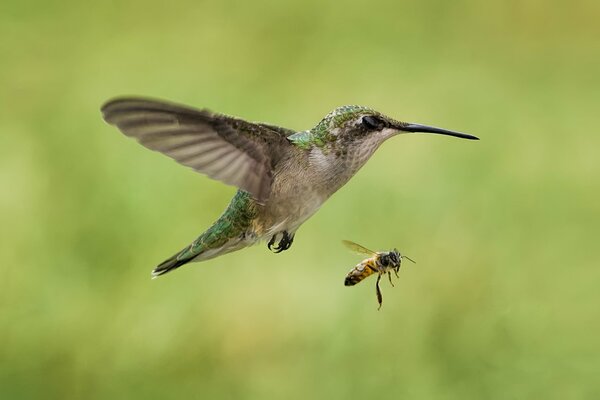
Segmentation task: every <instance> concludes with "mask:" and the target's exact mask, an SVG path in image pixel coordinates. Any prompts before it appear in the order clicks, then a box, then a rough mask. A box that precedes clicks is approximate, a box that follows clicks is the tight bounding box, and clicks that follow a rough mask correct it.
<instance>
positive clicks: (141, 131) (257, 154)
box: [102, 98, 289, 203]
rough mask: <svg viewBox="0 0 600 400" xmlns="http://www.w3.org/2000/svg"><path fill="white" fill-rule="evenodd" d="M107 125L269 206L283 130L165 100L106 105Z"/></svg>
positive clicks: (127, 100) (283, 142)
mask: <svg viewBox="0 0 600 400" xmlns="http://www.w3.org/2000/svg"><path fill="white" fill-rule="evenodd" d="M102 114H103V117H104V120H105V121H106V122H108V123H109V124H111V125H115V126H116V127H118V128H119V129H120V130H121V132H123V133H124V134H125V135H127V136H130V137H133V138H135V139H136V140H137V141H138V142H140V143H141V144H142V145H143V146H145V147H147V148H149V149H150V150H155V151H159V152H161V153H163V154H165V155H167V156H169V157H171V158H172V159H174V160H175V161H177V162H178V163H180V164H183V165H185V166H188V167H191V168H193V169H194V170H196V171H198V172H201V173H203V174H206V175H208V176H210V177H211V178H214V179H218V180H220V181H222V182H224V183H226V184H228V185H233V186H237V187H239V188H240V189H242V190H245V191H247V192H249V193H250V194H251V195H252V196H253V197H254V198H255V199H256V200H257V201H258V202H260V203H265V202H266V201H267V200H268V198H269V194H270V192H271V182H272V179H273V176H272V173H271V171H272V169H273V167H274V165H275V164H276V163H277V161H278V156H277V155H278V154H280V153H281V151H277V150H280V147H281V146H286V145H288V143H289V142H288V141H287V139H286V137H285V135H284V133H283V131H277V130H274V129H272V128H270V127H269V126H268V125H265V124H255V123H251V122H247V121H244V120H241V119H237V118H233V117H229V116H225V115H221V114H216V113H212V112H210V111H208V110H197V109H193V108H188V107H185V106H180V105H177V104H171V103H167V102H163V101H159V100H151V99H143V98H120V99H115V100H111V101H109V102H108V103H106V104H105V105H104V106H102Z"/></svg>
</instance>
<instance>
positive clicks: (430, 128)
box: [399, 124, 479, 140]
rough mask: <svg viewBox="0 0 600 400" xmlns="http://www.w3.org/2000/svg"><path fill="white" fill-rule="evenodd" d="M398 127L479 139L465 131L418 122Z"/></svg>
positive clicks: (410, 130) (408, 130)
mask: <svg viewBox="0 0 600 400" xmlns="http://www.w3.org/2000/svg"><path fill="white" fill-rule="evenodd" d="M399 129H400V130H402V131H406V132H425V133H437V134H440V135H448V136H455V137H459V138H463V139H470V140H479V138H478V137H476V136H472V135H467V134H466V133H461V132H454V131H449V130H447V129H442V128H436V127H435V126H427V125H420V124H406V125H402V126H400V127H399Z"/></svg>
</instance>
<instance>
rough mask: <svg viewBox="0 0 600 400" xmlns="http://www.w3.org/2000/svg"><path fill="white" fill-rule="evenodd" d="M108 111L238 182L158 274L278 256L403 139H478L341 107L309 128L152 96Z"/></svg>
mask: <svg viewBox="0 0 600 400" xmlns="http://www.w3.org/2000/svg"><path fill="white" fill-rule="evenodd" d="M101 111H102V115H103V118H104V120H105V121H106V122H107V123H109V124H111V125H114V126H116V127H117V128H118V129H119V130H120V131H121V132H122V133H124V134H125V135H126V136H129V137H132V138H134V139H136V140H137V141H138V142H139V143H140V144H141V145H143V146H144V147H146V148H148V149H150V150H154V151H158V152H160V153H163V154H165V155H166V156H168V157H170V158H172V159H174V160H175V161H177V162H178V163H180V164H182V165H185V166H187V167H190V168H192V169H193V170H195V171H197V172H200V173H202V174H205V175H207V176H209V177H211V178H213V179H216V180H219V181H221V182H223V183H225V184H228V185H232V186H235V187H237V188H238V190H237V192H236V193H235V195H234V196H233V199H232V200H231V202H230V203H229V206H228V207H227V208H226V209H225V211H224V212H223V214H221V216H220V217H219V218H218V219H217V221H216V222H214V223H213V224H212V226H210V227H209V228H208V229H207V230H206V231H205V232H204V233H202V234H201V235H200V236H198V238H197V239H196V240H194V241H193V242H192V243H191V244H189V245H188V246H186V247H185V248H183V249H182V250H181V251H179V252H177V253H176V254H174V255H173V256H172V257H170V258H168V259H167V260H165V261H163V262H162V263H160V264H159V265H158V266H157V267H156V268H154V270H153V271H152V276H153V277H157V276H160V275H163V274H166V273H167V272H169V271H172V270H174V269H176V268H178V267H180V266H182V265H184V264H187V263H189V262H198V261H204V260H208V259H211V258H214V257H218V256H220V255H223V254H226V253H230V252H232V251H236V250H240V249H242V248H245V247H248V246H251V245H253V244H256V243H258V242H260V241H262V240H265V241H267V240H268V242H267V247H268V249H269V250H271V251H273V252H275V253H279V252H281V251H284V250H287V249H289V248H290V246H291V245H292V242H293V241H294V235H295V233H296V231H297V229H298V228H299V227H300V225H302V224H303V223H304V222H305V221H306V220H307V219H308V218H310V217H311V216H312V215H313V214H314V213H315V212H316V211H317V210H318V209H319V208H320V207H321V205H322V204H323V203H324V202H325V201H326V200H327V199H328V198H329V197H330V196H331V195H332V194H333V193H335V192H336V191H337V190H338V189H340V188H341V187H342V186H344V185H345V184H346V182H348V180H349V179H350V178H352V176H354V174H356V172H357V171H358V170H359V169H360V168H361V167H362V166H363V165H364V164H365V163H366V162H367V160H369V158H370V157H371V156H372V155H373V153H374V152H375V150H377V148H378V147H379V146H380V145H381V144H382V143H383V142H384V141H385V140H387V139H389V138H391V137H393V136H396V135H400V134H406V133H419V132H421V133H434V134H441V135H448V136H454V137H458V138H463V139H471V140H478V138H477V137H475V136H471V135H468V134H465V133H460V132H455V131H450V130H446V129H442V128H436V127H433V126H427V125H420V124H416V123H407V122H401V121H398V120H395V119H392V118H390V117H387V116H385V115H383V114H382V113H380V112H377V111H375V110H373V109H371V108H368V107H363V106H358V105H346V106H342V107H338V108H336V109H335V110H333V111H331V112H330V113H329V114H327V115H326V116H325V117H324V118H323V119H322V120H321V121H320V122H319V123H318V124H317V125H316V126H315V127H314V128H312V129H309V130H304V131H295V130H292V129H287V128H283V127H279V126H276V125H271V124H267V123H262V122H249V121H245V120H243V119H240V118H235V117H231V116H227V115H224V114H219V113H214V112H211V111H209V110H207V109H196V108H192V107H188V106H184V105H179V104H175V103H171V102H166V101H162V100H154V99H148V98H137V97H123V98H116V99H113V100H110V101H108V102H107V103H106V104H104V105H103V106H102V108H101Z"/></svg>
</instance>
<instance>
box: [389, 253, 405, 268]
mask: <svg viewBox="0 0 600 400" xmlns="http://www.w3.org/2000/svg"><path fill="white" fill-rule="evenodd" d="M401 261H402V257H401V256H400V253H399V252H398V249H394V250H392V251H390V252H389V253H388V264H389V265H391V266H392V267H394V268H395V269H400V262H401Z"/></svg>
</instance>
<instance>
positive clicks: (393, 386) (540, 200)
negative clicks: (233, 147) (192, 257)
mask: <svg viewBox="0 0 600 400" xmlns="http://www.w3.org/2000/svg"><path fill="white" fill-rule="evenodd" d="M597 4H598V3H597V2H595V1H578V2H567V1H564V2H552V1H534V0H531V1H527V0H526V1H505V2H481V1H476V0H463V1H453V2H446V1H416V0H414V1H389V2H366V1H364V2H361V1H346V2H335V1H325V2H324V1H312V0H309V1H297V2H265V1H258V2H228V1H210V2H196V1H183V2H168V3H163V2H158V1H125V2H104V3H93V4H92V3H89V4H88V3H85V2H76V1H62V2H42V1H32V2H20V1H16V0H9V1H8V2H6V1H5V2H3V4H2V6H1V12H0V35H1V37H2V39H1V40H0V54H2V56H1V60H0V87H1V94H0V132H1V135H0V176H1V182H2V185H1V186H0V210H1V227H0V234H1V240H0V251H1V256H2V263H1V266H2V278H1V279H0V343H2V346H1V348H0V397H1V398H3V399H16V398H36V397H43V398H60V399H65V398H86V399H106V398H146V399H151V398H243V399H281V398H286V399H305V398H337V399H351V398H356V399H358V398H378V399H391V398H413V399H523V398H545V399H552V398H554V399H565V398H578V399H581V398H599V397H600V383H599V381H598V380H597V377H598V371H599V370H600V341H599V339H598V338H599V335H598V334H599V328H600V311H599V310H600V296H599V294H598V290H599V289H598V287H599V286H600V268H598V259H599V256H600V254H599V251H598V229H599V223H600V201H599V200H598V196H599V194H600V179H599V178H600V163H599V162H598V155H599V153H598V151H599V149H600V135H599V134H598V126H599V125H600V119H599V117H598V115H599V114H598V105H599V104H600V74H599V73H598V72H599V71H600V46H599V45H598V43H599V42H598V40H599V37H600V25H599V24H598V18H599V14H600V13H599V6H598V5H597ZM123 94H136V95H147V96H153V97H159V98H164V99H170V100H172V101H177V102H182V103H186V104H190V105H194V106H197V107H209V108H211V109H213V110H215V111H219V112H224V113H227V114H231V115H236V116H240V117H243V118H246V119H250V120H258V121H268V122H271V123H275V124H280V125H283V126H286V127H290V128H294V129H298V130H302V129H307V128H310V127H311V126H313V125H314V124H316V123H317V122H318V121H319V120H320V119H321V118H322V117H323V115H325V114H326V113H327V112H329V111H330V110H331V109H333V108H334V107H337V106H339V105H343V104H362V105H368V106H370V107H373V108H375V109H377V110H380V111H382V112H384V113H386V114H388V115H390V116H394V117H396V118H398V119H402V120H408V121H414V122H420V123H425V124H431V125H436V126H441V127H445V128H448V129H456V130H461V131H464V132H469V133H472V134H476V135H478V136H479V137H481V139H482V140H481V141H480V142H468V141H461V140H458V139H452V138H447V137H441V136H433V135H422V136H418V135H413V136H409V135H407V136H402V137H398V138H394V139H392V140H390V141H388V142H387V143H385V144H384V145H383V146H382V148H381V149H380V150H379V151H378V152H377V153H376V154H375V156H374V157H373V159H372V160H371V161H370V162H369V163H368V164H367V165H366V166H365V167H364V168H363V169H362V170H361V171H360V172H359V173H358V174H357V176H356V177H355V178H354V179H353V180H352V181H350V183H349V184H348V185H347V186H346V187H344V188H343V189H342V190H340V191H339V192H338V193H336V194H335V195H334V196H333V197H332V198H331V199H330V200H329V201H328V202H327V203H326V204H325V205H324V206H323V207H322V209H321V210H320V211H319V212H318V213H317V214H316V215H315V216H314V217H313V218H312V219H310V220H309V221H308V222H307V223H306V224H305V225H303V226H302V227H301V228H300V230H299V231H298V234H297V236H296V241H295V243H294V246H293V247H292V248H291V250H290V251H287V252H284V253H282V254H278V255H274V254H271V253H270V252H269V251H268V250H267V249H266V246H265V245H264V244H261V245H260V246H255V247H253V248H250V249H246V250H244V251H240V252H237V253H233V254H230V255H226V256H223V257H221V258H218V259H215V260H212V261H209V262H205V263H201V264H192V265H190V266H186V267H184V268H182V269H180V270H178V271H177V272H175V273H173V274H169V275H167V276H165V277H164V278H160V279H157V280H150V271H151V269H152V268H153V267H154V266H155V265H156V264H157V263H159V262H161V261H162V260H163V259H165V258H166V257H168V256H170V255H172V254H173V253H174V252H175V251H176V250H179V249H180V248H181V247H182V246H184V245H186V244H188V243H189V242H190V241H191V240H192V239H194V238H195V237H196V236H197V235H198V234H200V233H201V232H202V231H203V230H204V229H205V228H207V227H208V226H209V225H210V224H211V223H212V222H213V221H214V220H215V219H216V218H217V217H218V215H219V214H220V213H221V211H222V210H223V209H224V208H225V206H226V204H227V203H228V201H229V198H230V197H231V196H232V194H233V193H234V189H233V188H232V187H228V186H225V185H223V184H221V183H219V182H213V181H211V180H210V179H208V178H206V177H204V176H201V175H198V174H196V173H194V172H192V171H191V170H189V169H186V168H183V167H181V166H179V165H177V164H176V163H174V162H173V161H171V160H169V159H168V158H166V157H164V156H161V155H159V154H157V153H153V152H150V151H148V150H146V149H144V148H142V147H141V146H139V145H138V144H136V143H135V142H134V141H131V140H128V139H127V138H125V137H124V136H123V135H121V134H120V133H119V132H118V131H117V130H116V129H114V128H112V127H109V126H108V125H106V124H105V123H104V122H103V121H102V120H101V117H100V112H99V107H100V105H101V104H102V103H103V102H104V101H106V100H107V99H109V98H111V97H114V96H117V95H123ZM341 239H351V240H354V241H356V242H358V243H361V244H363V245H365V246H367V247H371V248H374V249H378V250H384V249H389V248H392V247H398V248H399V249H400V250H401V251H402V252H405V253H406V254H408V255H410V256H411V257H412V258H414V259H416V260H417V262H418V264H416V265H414V266H413V265H407V266H406V267H405V268H404V269H403V270H402V271H401V273H400V278H401V279H400V280H399V281H398V283H397V284H396V287H395V288H391V287H390V286H389V284H388V282H382V283H383V285H382V289H383V295H384V305H383V308H382V309H381V311H379V312H378V311H377V303H376V299H375V289H374V284H375V282H374V281H375V279H374V278H371V279H369V280H367V281H365V282H364V283H361V284H360V285H358V286H356V287H352V288H347V287H344V286H343V280H344V276H345V274H346V273H347V271H348V270H349V269H350V268H351V267H352V266H353V265H355V264H356V263H357V262H358V261H360V257H359V256H356V255H354V254H352V253H350V252H348V251H347V250H346V249H345V248H343V247H342V246H341V244H340V240H341Z"/></svg>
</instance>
